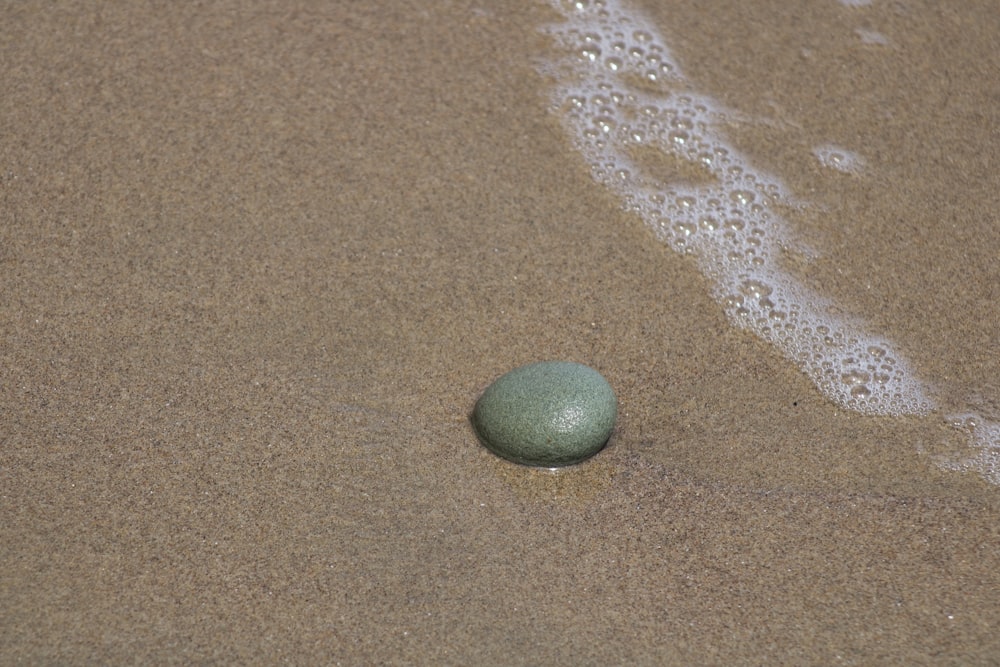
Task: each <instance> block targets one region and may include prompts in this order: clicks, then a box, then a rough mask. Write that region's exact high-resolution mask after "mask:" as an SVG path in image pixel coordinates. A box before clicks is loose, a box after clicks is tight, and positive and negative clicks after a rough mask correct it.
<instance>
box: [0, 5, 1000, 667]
mask: <svg viewBox="0 0 1000 667" xmlns="http://www.w3.org/2000/svg"><path fill="white" fill-rule="evenodd" d="M375 4H376V5H377V4H380V3H375ZM508 4H509V7H510V8H509V9H495V8H488V7H492V6H493V5H492V4H486V5H473V4H469V3H466V2H440V3H426V2H424V3H421V2H415V3H403V2H397V3H392V4H391V5H389V6H388V7H385V6H383V7H381V8H376V7H375V5H373V6H372V7H370V8H369V5H366V4H364V3H333V4H331V3H313V2H304V1H303V2H280V3H279V2H256V3H225V2H220V3H209V4H208V5H207V6H201V7H198V8H196V7H195V5H194V4H175V5H170V6H168V5H163V6H161V7H159V8H156V7H154V6H147V5H145V4H139V3H135V6H132V7H125V6H122V5H114V4H113V5H111V6H106V7H102V8H101V9H82V7H84V5H74V6H73V8H66V7H57V6H53V5H52V4H51V3H41V2H37V3H27V2H25V3H17V4H9V5H8V6H7V7H6V8H5V10H4V12H3V19H2V21H3V28H4V29H3V33H4V39H3V41H2V45H0V62H2V65H3V66H2V68H0V90H2V91H3V94H2V95H0V118H2V121H3V125H2V128H3V133H2V139H0V158H2V161H0V178H2V190H0V193H2V200H0V202H2V203H0V216H2V224H0V261H2V267H3V274H2V275H3V286H2V290H0V332H2V336H3V338H2V341H3V344H2V348H0V350H2V355H3V366H2V373H3V374H2V383H0V513H2V514H0V516H2V533H0V602H2V605H0V609H2V611H0V662H3V663H4V664H14V663H17V662H19V661H20V662H21V663H24V664H108V663H118V664H122V663H144V664H154V663H182V664H192V663H200V664H210V663H223V664H224V663H233V664H238V663H239V664H246V663H257V664H277V663H279V662H282V661H284V662H287V663H289V664H342V665H363V664H455V665H470V664H484V665H485V664H497V665H500V664H508V665H515V664H535V665H537V664H552V665H556V664H564V665H588V664H593V665H608V664H671V663H674V664H894V663H898V664H910V665H912V664H929V663H933V664H964V665H972V664H996V663H997V662H998V661H1000V632H998V628H1000V548H998V545H1000V490H998V489H997V488H996V487H993V486H990V485H988V484H987V483H986V482H984V481H983V480H982V479H980V478H979V477H978V476H975V475H972V474H966V475H963V474H959V473H954V472H947V471H943V470H941V469H939V468H938V467H937V466H936V465H935V464H934V458H933V454H935V453H940V452H946V453H947V452H954V451H958V450H960V449H961V448H962V447H964V446H965V445H964V442H963V441H962V439H961V437H960V434H958V433H957V432H955V431H952V430H950V429H948V428H947V427H945V426H944V424H943V420H942V419H940V418H937V417H904V418H896V419H890V418H872V417H865V416H862V415H859V414H855V413H850V412H845V411H844V410H842V409H839V408H838V407H837V406H835V405H832V404H831V403H829V402H828V401H827V400H826V399H824V398H823V397H822V396H821V395H820V394H819V392H818V391H817V390H816V389H815V388H814V387H813V385H812V384H811V383H810V382H809V381H808V380H807V379H806V378H804V377H803V376H802V375H801V374H800V373H799V372H798V371H797V370H796V369H795V368H794V367H793V366H792V365H791V364H789V363H787V362H786V361H784V360H783V359H782V358H781V357H780V356H778V355H777V354H776V353H775V352H774V351H773V350H771V349H770V348H769V347H767V346H766V345H765V344H763V343H761V342H760V341H758V340H757V339H755V338H753V337H752V336H750V335H748V334H746V333H743V332H740V331H737V330H734V329H732V328H731V327H730V326H729V324H728V323H727V322H726V320H725V318H724V317H723V315H722V313H721V309H720V308H719V307H718V305H717V304H715V303H714V302H713V301H711V300H710V299H709V297H708V290H707V286H706V285H705V283H704V281H703V279H702V278H701V276H700V275H699V274H698V272H697V270H696V267H695V266H694V264H693V262H691V261H689V260H686V259H685V258H683V257H680V256H678V255H676V254H674V253H672V252H671V251H669V250H668V249H667V248H666V247H665V246H663V245H661V244H660V243H658V242H657V241H656V240H655V239H654V238H653V236H652V234H651V233H650V232H648V231H647V230H646V229H645V228H644V227H643V226H642V224H641V223H640V222H639V221H638V220H637V219H636V218H634V217H632V216H630V215H627V214H624V213H622V212H621V211H620V209H619V204H618V202H617V201H616V200H615V199H614V198H613V197H612V196H611V195H610V194H609V193H607V192H606V191H604V190H603V189H602V188H601V187H599V186H597V185H595V184H594V183H593V181H591V179H590V178H589V176H588V173H587V170H586V167H585V165H584V163H583V161H582V160H581V159H580V157H579V155H577V154H576V153H575V152H574V149H573V148H572V145H571V143H570V141H569V139H568V137H567V135H566V134H565V132H564V131H563V129H562V127H561V126H560V124H559V121H558V119H557V118H556V117H554V116H552V115H550V114H549V113H548V111H547V107H548V104H549V100H548V97H547V95H548V88H547V83H546V81H545V80H544V79H543V78H542V77H540V76H539V75H537V74H536V73H535V71H534V70H533V68H532V64H533V62H534V61H535V59H538V58H545V57H546V54H547V53H549V51H550V50H551V48H552V46H551V45H550V44H549V42H548V41H547V40H546V39H545V38H544V37H543V36H542V35H540V34H539V33H538V31H537V27H538V26H539V25H540V24H542V23H544V22H545V21H549V20H553V19H554V15H553V14H552V13H551V12H550V11H549V10H548V9H546V8H545V7H544V6H543V5H541V3H529V2H524V3H508ZM650 4H653V3H650ZM929 5H930V6H922V5H917V4H916V3H908V2H897V3H879V2H876V4H875V5H873V6H872V7H869V8H859V9H848V8H845V7H842V6H840V5H838V4H837V3H835V2H826V3H823V2H816V3H812V6H811V7H810V9H809V12H808V14H805V13H802V11H801V10H799V13H798V14H795V13H788V12H787V11H786V12H785V13H782V11H781V10H782V8H785V7H787V6H788V5H787V4H786V3H781V2H778V0H754V2H752V3H746V2H737V1H735V0H734V1H733V2H732V3H729V4H725V3H721V4H720V3H713V6H712V8H711V10H709V9H707V8H703V6H702V4H701V3H674V2H670V3H664V4H662V5H661V6H660V8H659V9H655V8H654V9H651V10H650V11H651V13H652V15H653V17H654V19H655V20H656V21H657V24H658V26H660V27H661V29H662V31H663V33H664V35H665V36H666V37H667V39H668V41H669V42H670V43H671V46H672V47H673V48H674V49H675V55H676V56H677V58H678V60H679V61H680V62H681V63H683V65H684V67H685V71H686V73H687V74H688V75H689V76H690V77H691V78H692V80H694V81H696V82H698V84H699V85H701V86H703V87H704V90H705V92H706V93H708V94H711V95H713V96H715V97H716V98H718V99H720V100H721V101H723V102H725V103H726V104H727V105H729V106H730V107H732V108H735V109H738V110H740V111H741V112H743V113H745V114H746V115H747V117H748V118H767V119H770V120H771V121H773V122H761V123H754V122H748V123H745V124H741V125H739V126H734V127H733V128H732V136H733V138H734V141H737V142H739V143H740V145H741V146H742V147H743V148H744V149H745V150H746V151H747V152H748V153H750V154H751V155H753V156H754V158H755V159H757V160H759V163H760V165H761V166H762V167H764V168H766V169H767V170H769V171H771V172H772V173H776V174H780V175H782V176H784V177H786V178H787V179H788V183H789V186H790V187H791V188H792V189H793V190H794V191H796V192H797V193H799V194H800V195H801V196H802V197H803V198H804V199H807V200H809V201H811V202H813V203H814V204H815V205H816V206H815V211H820V212H819V213H816V214H815V215H814V216H812V217H810V216H809V215H805V214H803V215H800V216H798V217H796V218H795V219H793V223H794V224H795V225H796V229H797V231H798V232H799V233H800V234H801V235H802V238H804V239H806V240H808V241H809V242H811V243H814V244H815V245H817V246H818V247H820V248H821V249H822V251H823V253H822V256H821V257H820V258H819V259H818V260H816V261H815V262H814V263H812V264H810V265H809V266H808V267H807V268H806V269H803V279H808V280H810V281H811V283H810V284H813V285H814V286H816V287H817V289H819V290H821V291H823V292H824V293H827V294H829V295H830V296H831V297H832V298H834V299H835V300H837V301H838V302H839V303H842V304H844V305H845V308H846V309H848V310H850V311H851V312H855V313H858V314H859V315H860V316H861V317H863V318H864V319H865V320H866V321H868V322H870V323H871V324H872V326H873V327H874V328H876V329H877V330H880V331H883V332H885V333H886V335H887V336H888V337H889V338H890V339H892V340H893V341H895V342H896V343H898V344H899V345H900V347H901V348H903V349H904V350H906V352H907V353H908V354H909V355H910V358H911V360H912V361H913V362H914V364H915V366H916V367H917V368H919V369H920V370H921V372H922V374H924V375H925V376H926V379H927V380H929V381H931V382H933V383H934V384H935V386H936V387H937V388H938V389H939V391H940V397H939V400H940V402H941V403H942V405H944V406H946V407H948V408H951V407H952V406H961V405H967V404H969V402H970V401H971V402H972V403H973V404H974V406H975V407H976V408H977V409H979V410H981V411H982V412H983V413H984V414H986V415H991V416H993V417H996V416H997V413H998V412H1000V381H998V377H1000V374H998V372H997V370H998V361H997V359H998V355H997V351H998V345H997V333H996V332H997V325H998V322H997V320H998V313H1000V309H998V308H997V306H996V304H997V299H998V296H1000V294H998V291H997V290H998V285H1000V263H998V262H997V260H996V257H997V256H1000V225H998V224H997V214H996V211H997V210H1000V188H998V178H997V176H996V165H997V164H998V162H997V158H998V155H1000V136H998V135H997V130H996V128H997V127H1000V111H998V110H1000V104H997V101H998V99H1000V97H998V96H1000V60H998V59H1000V56H998V51H997V49H996V36H997V35H998V34H1000V16H998V15H997V12H996V11H995V3H993V2H991V1H990V0H981V1H980V2H978V3H973V2H968V3H961V6H962V8H961V9H950V10H943V9H935V8H934V7H933V3H929ZM96 6H97V5H94V7H96ZM87 7H90V5H87ZM956 7H958V5H956ZM716 15H717V16H718V17H719V18H716ZM710 16H711V18H710ZM858 28H861V29H867V30H875V31H878V32H880V33H882V34H884V35H885V36H886V37H887V39H888V40H889V42H890V44H889V45H887V46H879V45H868V44H864V43H863V42H862V41H861V39H860V38H859V37H858V35H857V34H856V33H855V32H854V31H855V30H856V29H858ZM822 141H834V142H835V143H840V144H841V145H845V146H847V147H849V148H853V149H854V150H857V151H859V152H861V153H862V154H864V155H865V156H866V158H867V159H868V160H869V171H868V172H867V175H866V176H864V177H860V178H859V177H851V176H844V177H842V178H841V177H839V176H831V175H830V173H829V172H828V171H826V172H821V171H820V170H819V169H818V168H817V167H816V165H815V164H814V163H813V162H811V161H810V160H811V157H810V156H809V152H808V148H809V147H810V146H811V145H814V144H815V143H819V142H822ZM822 207H825V210H823V209H822ZM545 358H559V359H573V360H577V361H582V362H585V363H588V364H591V365H593V366H595V367H596V368H598V369H600V370H601V371H602V372H604V373H605V374H606V376H607V377H608V378H609V380H610V381H611V382H612V384H613V385H614V386H615V387H616V389H617V391H618V394H619V399H620V407H621V419H620V425H619V427H618V429H617V432H616V435H615V436H614V438H613V439H612V442H611V444H610V446H609V447H608V448H607V449H606V450H605V451H604V452H602V453H601V454H599V455H598V456H597V457H596V458H595V459H593V460H592V461H590V462H588V463H586V464H584V465H582V466H579V467H577V468H573V469H567V470H564V471H561V472H560V473H559V474H551V473H548V472H544V471H537V470H532V469H527V468H523V467H518V466H515V465H512V464H508V463H506V462H503V461H500V460H498V459H496V458H495V457H493V456H492V455H490V454H489V453H488V452H486V451H485V450H483V449H482V448H481V447H480V446H479V445H478V444H477V442H476V440H475V437H474V435H473V433H472V431H471V429H470V427H469V425H468V422H467V419H466V416H467V414H468V411H469V410H470V409H471V406H472V403H473V401H474V400H475V397H476V395H477V393H478V392H479V391H480V390H481V389H482V388H483V387H484V386H485V385H486V384H487V383H489V382H490V381H491V380H492V379H493V378H494V377H495V376H497V375H498V374H500V373H502V372H504V371H506V370H508V369H509V368H511V367H513V366H516V365H518V364H521V363H524V362H528V361H532V360H537V359H545Z"/></svg>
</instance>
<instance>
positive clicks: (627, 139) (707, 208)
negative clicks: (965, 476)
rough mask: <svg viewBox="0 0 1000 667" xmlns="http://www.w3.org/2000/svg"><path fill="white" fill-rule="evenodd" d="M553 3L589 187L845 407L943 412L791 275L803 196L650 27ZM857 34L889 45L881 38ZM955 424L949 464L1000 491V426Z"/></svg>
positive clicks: (865, 334) (857, 0) (899, 364)
mask: <svg viewBox="0 0 1000 667" xmlns="http://www.w3.org/2000/svg"><path fill="white" fill-rule="evenodd" d="M842 2H843V4H846V5H849V6H863V5H865V4H867V2H866V1H865V0H842ZM554 5H555V6H556V8H557V9H558V10H560V11H561V13H562V14H563V15H564V17H565V19H566V20H565V21H564V22H563V23H559V24H557V25H552V26H548V28H547V30H548V32H549V33H550V34H551V35H552V36H554V37H555V38H556V39H557V41H558V42H560V43H561V44H562V45H563V46H564V47H565V49H566V52H567V54H569V55H568V56H567V57H566V58H564V59H561V60H559V61H555V62H552V63H549V64H548V65H546V66H543V68H542V69H543V71H545V72H546V73H549V74H551V75H552V76H553V78H554V79H555V80H556V82H557V83H556V87H555V91H554V96H555V101H556V105H555V106H556V108H557V109H558V110H559V112H560V113H561V115H562V118H563V120H564V123H565V125H566V127H567V128H568V129H569V131H570V134H571V135H572V137H573V139H574V141H575V143H576V145H577V148H578V149H579V150H580V152H581V153H582V154H583V156H584V158H585V159H586V160H587V161H588V162H589V163H590V166H591V173H592V174H593V177H594V178H595V179H596V180H598V181H600V182H602V183H604V184H605V185H606V186H607V187H609V188H610V189H611V190H613V191H614V192H616V193H617V194H618V195H619V196H620V197H621V199H622V202H623V203H624V206H625V208H626V209H627V210H631V211H634V212H635V213H637V214H638V215H639V216H640V217H641V218H642V219H643V220H644V221H645V223H646V224H647V225H648V226H649V227H650V228H652V229H653V231H654V232H655V233H656V235H657V237H658V238H659V239H660V240H662V241H663V242H664V243H666V244H667V245H669V246H670V247H671V248H673V249H674V250H675V251H677V252H679V253H684V254H687V255H690V256H692V257H693V258H694V259H695V260H696V261H697V263H698V267H699V268H700V270H701V271H702V273H703V274H704V275H705V276H706V277H707V278H708V279H709V281H710V283H711V285H712V295H713V296H714V298H715V299H716V300H717V301H718V302H719V304H720V305H721V307H722V308H723V310H724V312H725V313H726V316H727V317H728V318H729V320H730V322H732V323H733V324H734V325H735V326H738V327H741V328H744V329H747V330H749V331H752V332H753V333H755V334H756V335H757V336H759V337H760V338H762V339H764V340H766V341H767V342H769V343H771V344H772V345H773V346H775V347H776V348H777V349H778V350H780V351H781V352H782V354H784V356H785V357H787V358H788V359H790V360H791V361H792V362H793V363H795V364H796V365H797V366H798V367H799V368H800V369H801V370H802V371H803V372H804V373H805V374H806V375H807V376H808V377H809V378H810V379H811V380H812V381H813V382H814V383H815V385H816V386H817V387H818V388H819V389H820V391H822V392H823V393H824V394H825V395H826V396H828V397H829V398H830V399H831V400H833V401H834V402H836V403H837V404H839V405H841V406H843V407H845V408H849V409H851V410H856V411H858V412H861V413H865V414H872V415H904V414H926V413H928V412H930V411H931V410H935V409H938V408H937V407H936V406H935V405H934V404H933V402H932V401H931V399H930V398H928V396H927V389H926V387H925V386H924V385H923V383H922V382H921V381H920V380H919V379H918V378H917V376H916V374H915V373H914V371H913V370H912V369H911V368H910V366H909V364H908V363H907V362H906V361H905V359H904V357H903V356H902V355H901V354H900V353H899V352H898V351H897V350H896V349H895V347H894V346H893V344H892V343H891V342H890V341H888V340H886V339H885V338H883V337H881V336H878V335H877V334H875V333H872V332H871V331H869V330H868V329H867V327H865V326H864V325H863V323H861V322H859V321H857V320H855V319H852V318H850V317H846V316H842V315H837V314H835V313H838V312H840V309H839V308H836V307H835V304H834V303H832V302H831V301H830V300H829V299H827V298H826V297H824V296H823V295H821V294H818V293H816V292H815V291H813V290H810V289H809V288H807V287H806V286H805V285H803V284H802V283H800V282H799V281H797V280H796V279H795V278H794V276H792V275H791V274H789V273H787V272H786V271H784V270H782V268H781V264H780V262H779V258H780V257H781V256H782V253H784V252H787V251H789V249H792V248H796V247H799V246H800V244H798V243H797V242H796V241H795V239H794V238H793V237H792V234H791V230H790V228H789V225H788V224H787V222H786V221H785V220H784V219H783V218H782V217H781V215H779V214H778V212H777V210H776V208H777V207H776V206H775V204H776V203H778V202H785V203H786V204H787V203H789V202H794V201H795V199H794V197H793V196H792V195H791V194H790V193H789V192H788V191H787V189H786V187H785V186H784V184H783V183H782V182H781V181H780V180H779V179H778V178H776V177H775V176H772V175H771V174H768V173H766V172H763V171H761V170H759V169H756V168H754V166H753V165H752V164H751V163H750V161H749V160H748V159H747V158H746V157H744V156H743V155H742V153H740V151H738V150H737V149H736V148H735V147H734V146H733V145H731V144H730V143H729V142H728V140H727V139H726V137H725V136H724V134H723V132H722V130H721V128H722V127H724V126H725V124H726V123H727V122H732V120H733V118H732V114H730V113H729V112H728V111H727V110H726V109H724V108H723V107H722V106H720V105H719V104H717V103H716V102H715V101H714V100H712V99H710V98H708V97H706V96H703V95H700V94H698V93H697V92H696V91H693V90H691V87H690V85H689V84H688V82H687V81H686V80H685V78H684V77H683V75H682V73H681V68H680V66H679V65H678V63H677V62H676V61H675V60H674V58H673V56H672V55H671V53H670V50H669V49H668V48H667V46H666V44H664V42H663V39H662V38H661V37H660V36H659V34H658V32H657V30H656V28H655V26H654V25H652V24H651V23H649V22H648V21H647V20H646V19H645V18H643V17H642V16H641V15H640V14H638V13H637V12H635V11H632V10H630V9H627V8H626V7H625V5H624V4H623V3H621V2H620V1H619V0H555V1H554ZM861 36H862V38H863V39H865V41H869V42H871V43H882V40H881V39H880V38H881V35H878V34H877V33H872V34H862V35H861ZM813 154H814V155H815V156H816V158H817V159H818V160H819V161H820V163H821V164H823V166H825V167H828V168H831V169H836V170H838V171H842V172H846V173H855V174H856V173H860V172H861V171H862V170H863V169H864V160H863V158H861V157H860V156H858V155H856V154H855V153H852V152H851V151H848V150H846V149H843V148H840V147H838V146H833V145H829V144H828V145H822V146H818V147H816V148H815V149H814V150H813ZM952 426H953V427H954V428H957V429H960V430H962V431H963V432H965V433H966V434H968V435H969V444H970V447H971V448H972V449H973V451H974V454H973V455H972V456H970V457H965V458H960V459H953V460H949V461H946V462H944V463H943V464H942V465H943V466H944V467H945V468H948V469H951V470H961V471H973V472H976V473H978V474H980V475H982V476H983V477H984V478H985V479H986V480H987V481H989V482H990V483H992V484H996V485H1000V423H995V422H991V421H988V420H984V419H982V418H981V417H979V416H977V415H973V414H964V415H960V416H958V417H956V418H954V420H953V423H952Z"/></svg>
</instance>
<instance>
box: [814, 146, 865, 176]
mask: <svg viewBox="0 0 1000 667" xmlns="http://www.w3.org/2000/svg"><path fill="white" fill-rule="evenodd" d="M813 155H815V156H816V159H817V160H818V161H819V163H820V164H821V165H823V166H824V167H827V168H828V169H835V170H837V171H840V172H843V173H845V174H860V173H861V172H862V171H863V170H864V167H865V159H864V158H863V157H861V156H860V155H858V154H857V153H852V152H851V151H849V150H847V149H844V148H840V147H839V146H834V145H833V144H823V145H822V146H816V147H815V148H813Z"/></svg>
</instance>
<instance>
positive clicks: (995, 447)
mask: <svg viewBox="0 0 1000 667" xmlns="http://www.w3.org/2000/svg"><path fill="white" fill-rule="evenodd" d="M947 419H948V422H949V423H950V425H951V426H952V428H955V429H958V430H959V431H962V432H964V433H966V434H967V435H969V438H970V444H971V446H972V448H973V449H975V450H978V451H976V452H975V454H973V455H972V456H967V457H962V458H953V459H950V460H947V461H944V462H942V463H941V467H942V468H945V469H947V470H956V471H959V472H975V473H978V474H980V475H981V476H982V477H983V478H984V479H985V480H986V481H987V482H990V483H991V484H995V485H997V486H1000V424H998V423H996V422H991V421H988V420H985V419H983V418H982V417H980V416H979V415H976V414H972V413H964V414H957V415H951V416H949V417H948V418H947Z"/></svg>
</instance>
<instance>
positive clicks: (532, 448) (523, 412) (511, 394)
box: [472, 361, 618, 468]
mask: <svg viewBox="0 0 1000 667" xmlns="http://www.w3.org/2000/svg"><path fill="white" fill-rule="evenodd" d="M617 415H618V401H617V399H616V398H615V392H614V390H612V389H611V385H610V384H608V381H607V380H605V379H604V376H602V375H601V374H600V373H598V372H597V371H595V370H594V369H593V368H590V367H589V366H584V365H583V364H577V363H574V362H571V361H541V362H538V363H534V364H528V365H527V366H521V367H520V368H515V369H514V370H512V371H510V372H509V373H507V374H506V375H503V376H501V377H500V378H499V379H497V380H496V382H494V383H493V384H491V385H490V386H489V387H488V388H487V389H486V391H485V392H483V395H482V396H481V397H480V398H479V400H478V401H477V402H476V407H475V409H474V410H473V412H472V425H473V427H475V429H476V433H477V434H478V435H479V439H480V440H482V442H483V444H484V445H486V446H487V447H488V448H489V449H490V450H491V451H492V452H493V453H495V454H497V455H499V456H502V457H504V458H505V459H510V460H511V461H516V462H517V463H524V464H526V465H531V466H543V467H546V468H554V467H557V466H565V465H572V464H574V463H579V462H580V461H583V460H584V459H586V458H588V457H591V456H593V455H594V454H596V453H597V452H599V451H600V450H601V448H602V447H604V445H605V444H606V443H607V441H608V438H610V437H611V430H612V429H613V428H614V425H615V417H617Z"/></svg>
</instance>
